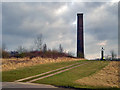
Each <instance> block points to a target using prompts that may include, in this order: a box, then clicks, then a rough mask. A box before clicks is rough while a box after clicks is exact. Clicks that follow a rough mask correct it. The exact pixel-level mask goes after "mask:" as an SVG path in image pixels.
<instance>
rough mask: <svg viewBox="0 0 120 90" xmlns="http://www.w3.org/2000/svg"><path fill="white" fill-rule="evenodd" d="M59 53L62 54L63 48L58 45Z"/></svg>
mask: <svg viewBox="0 0 120 90" xmlns="http://www.w3.org/2000/svg"><path fill="white" fill-rule="evenodd" d="M59 52H60V53H63V47H62V45H61V44H60V45H59Z"/></svg>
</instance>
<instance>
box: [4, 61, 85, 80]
mask: <svg viewBox="0 0 120 90" xmlns="http://www.w3.org/2000/svg"><path fill="white" fill-rule="evenodd" d="M77 62H80V63H82V62H86V61H67V62H58V63H46V64H39V65H34V66H29V67H22V68H19V69H15V70H9V71H3V72H2V81H15V80H18V79H21V78H25V77H29V76H33V75H37V74H40V73H44V72H47V71H50V70H54V69H57V68H60V67H63V66H67V65H71V64H74V63H77Z"/></svg>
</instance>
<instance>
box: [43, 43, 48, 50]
mask: <svg viewBox="0 0 120 90" xmlns="http://www.w3.org/2000/svg"><path fill="white" fill-rule="evenodd" d="M46 51H47V45H46V44H44V45H43V52H46Z"/></svg>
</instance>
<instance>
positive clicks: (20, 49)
mask: <svg viewBox="0 0 120 90" xmlns="http://www.w3.org/2000/svg"><path fill="white" fill-rule="evenodd" d="M26 51H27V50H26V49H25V48H24V47H22V46H18V48H17V52H18V53H23V52H26Z"/></svg>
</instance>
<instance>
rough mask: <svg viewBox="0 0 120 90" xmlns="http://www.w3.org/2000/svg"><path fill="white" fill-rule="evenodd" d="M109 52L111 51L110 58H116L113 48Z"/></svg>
mask: <svg viewBox="0 0 120 90" xmlns="http://www.w3.org/2000/svg"><path fill="white" fill-rule="evenodd" d="M110 53H111V59H112V60H113V59H115V58H116V54H115V52H114V50H111V51H110Z"/></svg>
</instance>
